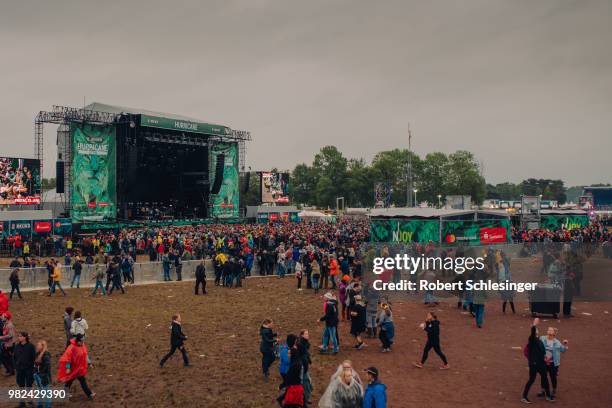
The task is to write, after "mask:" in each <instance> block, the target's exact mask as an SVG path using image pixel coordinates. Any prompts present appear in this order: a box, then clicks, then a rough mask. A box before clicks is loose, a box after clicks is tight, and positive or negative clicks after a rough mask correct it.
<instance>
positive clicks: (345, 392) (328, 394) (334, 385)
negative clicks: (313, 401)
mask: <svg viewBox="0 0 612 408" xmlns="http://www.w3.org/2000/svg"><path fill="white" fill-rule="evenodd" d="M351 370H352V372H353V381H352V382H351V384H350V385H346V384H342V379H341V376H342V371H343V368H342V365H339V366H338V369H337V370H336V372H335V373H334V375H332V377H331V379H330V381H329V385H328V386H327V389H326V390H325V392H324V393H323V396H321V399H320V400H319V408H339V407H344V406H345V405H338V404H339V402H338V401H350V400H351V399H352V398H358V397H357V395H359V396H360V397H363V383H362V382H361V378H359V374H358V373H357V371H355V370H354V369H351ZM360 401H361V400H360ZM346 406H350V405H346ZM353 406H361V405H353Z"/></svg>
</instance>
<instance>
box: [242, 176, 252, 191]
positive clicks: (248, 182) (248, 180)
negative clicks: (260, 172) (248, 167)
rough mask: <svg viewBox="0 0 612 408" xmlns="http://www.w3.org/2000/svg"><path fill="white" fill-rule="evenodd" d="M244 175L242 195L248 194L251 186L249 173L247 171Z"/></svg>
mask: <svg viewBox="0 0 612 408" xmlns="http://www.w3.org/2000/svg"><path fill="white" fill-rule="evenodd" d="M245 174H246V179H245V180H244V190H243V191H242V193H243V194H246V193H248V192H249V185H250V184H251V172H250V171H247V172H246V173H245Z"/></svg>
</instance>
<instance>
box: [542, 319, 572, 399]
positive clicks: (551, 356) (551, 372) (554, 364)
mask: <svg viewBox="0 0 612 408" xmlns="http://www.w3.org/2000/svg"><path fill="white" fill-rule="evenodd" d="M540 341H541V342H542V343H543V344H544V348H545V350H546V355H545V356H544V363H546V373H547V375H548V377H549V378H550V384H551V385H552V391H551V395H552V396H553V397H555V398H556V396H557V375H558V374H559V365H561V353H565V352H566V351H567V350H568V348H569V347H568V344H569V342H568V341H567V340H563V342H561V341H559V340H558V339H557V329H556V328H554V327H549V328H548V330H547V331H546V336H541V337H540ZM545 395H546V393H545V390H542V391H541V392H540V393H539V394H538V397H543V396H545Z"/></svg>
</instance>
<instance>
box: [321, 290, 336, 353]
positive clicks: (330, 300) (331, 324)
mask: <svg viewBox="0 0 612 408" xmlns="http://www.w3.org/2000/svg"><path fill="white" fill-rule="evenodd" d="M324 298H325V299H326V303H325V314H324V315H323V317H321V318H320V319H319V321H321V322H325V328H324V329H323V339H322V344H321V353H327V350H328V345H329V341H330V340H331V342H332V345H333V347H334V349H333V354H338V336H337V329H338V302H337V301H336V299H335V298H334V295H333V294H332V293H331V292H327V293H326V294H325V296H324Z"/></svg>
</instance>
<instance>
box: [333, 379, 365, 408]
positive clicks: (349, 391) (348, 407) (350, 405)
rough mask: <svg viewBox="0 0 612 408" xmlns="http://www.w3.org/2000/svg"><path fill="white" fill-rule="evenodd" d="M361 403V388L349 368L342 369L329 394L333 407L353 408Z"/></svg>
mask: <svg viewBox="0 0 612 408" xmlns="http://www.w3.org/2000/svg"><path fill="white" fill-rule="evenodd" d="M362 405H363V388H362V387H361V384H360V383H359V382H358V381H357V379H356V378H355V377H354V376H353V373H352V371H351V370H343V371H342V374H340V376H339V377H338V379H337V384H336V386H335V388H334V391H333V393H332V395H331V406H332V407H334V408H354V407H359V408H360V407H361V406H362Z"/></svg>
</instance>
